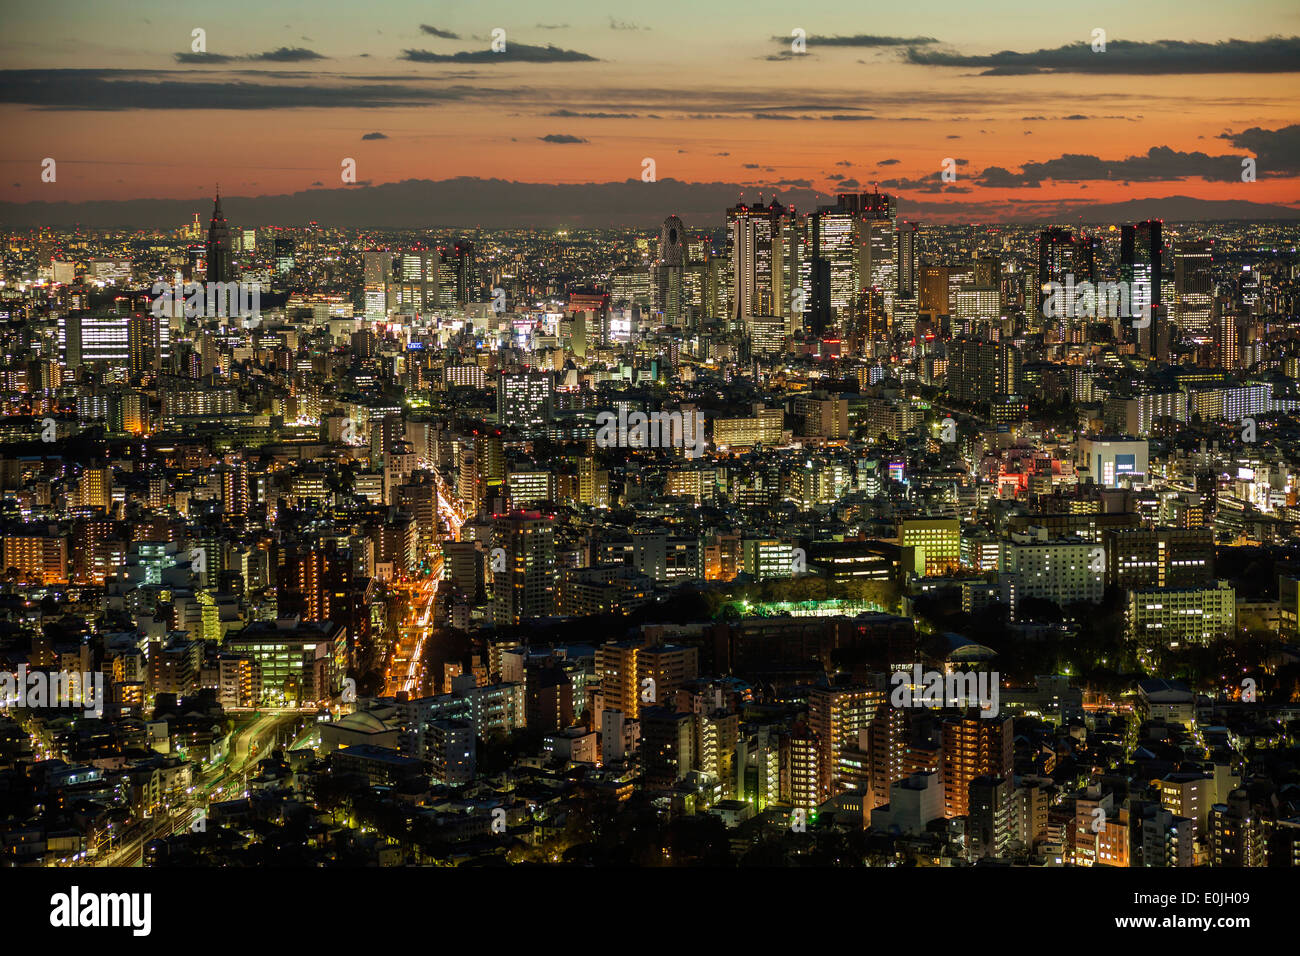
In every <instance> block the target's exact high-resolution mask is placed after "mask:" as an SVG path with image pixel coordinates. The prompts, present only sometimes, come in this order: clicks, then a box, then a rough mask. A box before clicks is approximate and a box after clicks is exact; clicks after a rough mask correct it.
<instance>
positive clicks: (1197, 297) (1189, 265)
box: [1174, 242, 1214, 333]
mask: <svg viewBox="0 0 1300 956" xmlns="http://www.w3.org/2000/svg"><path fill="white" fill-rule="evenodd" d="M1211 262H1212V258H1211V256H1210V247H1209V245H1208V244H1206V243H1204V242H1179V243H1178V246H1177V250H1176V251H1175V253H1174V321H1175V322H1177V323H1178V327H1179V328H1180V329H1182V330H1183V331H1184V332H1192V333H1197V332H1205V331H1206V330H1207V329H1208V328H1209V327H1210V305H1211V300H1212V299H1213V297H1214V279H1213V276H1212V275H1211V273H1210V265H1211Z"/></svg>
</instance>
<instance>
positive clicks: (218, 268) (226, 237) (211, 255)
mask: <svg viewBox="0 0 1300 956" xmlns="http://www.w3.org/2000/svg"><path fill="white" fill-rule="evenodd" d="M205 251H206V253H207V255H206V259H207V264H208V268H207V276H206V278H207V281H209V282H230V281H232V280H233V279H234V278H235V260H234V255H233V253H232V252H231V248H230V226H229V225H228V224H227V223H226V217H225V216H224V215H223V214H222V212H221V193H220V192H218V193H217V195H216V198H215V199H214V200H213V202H212V220H211V221H210V222H209V223H208V243H207V248H206V250H205Z"/></svg>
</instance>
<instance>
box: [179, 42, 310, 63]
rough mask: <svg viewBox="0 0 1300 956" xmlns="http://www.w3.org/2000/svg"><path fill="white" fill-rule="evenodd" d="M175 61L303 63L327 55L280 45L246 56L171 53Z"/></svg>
mask: <svg viewBox="0 0 1300 956" xmlns="http://www.w3.org/2000/svg"><path fill="white" fill-rule="evenodd" d="M172 56H173V57H175V59H176V62H177V63H193V64H200V63H211V64H214V65H216V64H221V63H237V62H240V61H245V62H262V63H305V62H308V61H311V60H327V59H329V57H327V56H323V55H322V54H320V53H317V52H316V51H315V50H308V49H307V48H306V47H288V46H282V47H280V48H279V49H277V50H268V51H267V52H265V53H250V54H249V55H248V56H227V55H226V54H224V53H173V54H172Z"/></svg>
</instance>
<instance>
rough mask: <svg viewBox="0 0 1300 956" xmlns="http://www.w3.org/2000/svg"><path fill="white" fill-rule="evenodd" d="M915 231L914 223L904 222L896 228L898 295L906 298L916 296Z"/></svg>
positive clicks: (915, 225)
mask: <svg viewBox="0 0 1300 956" xmlns="http://www.w3.org/2000/svg"><path fill="white" fill-rule="evenodd" d="M916 230H917V224H916V223H914V222H904V223H901V224H900V225H899V227H898V233H897V235H898V253H897V257H896V258H897V262H898V294H899V295H900V296H903V297H906V298H914V297H915V296H916Z"/></svg>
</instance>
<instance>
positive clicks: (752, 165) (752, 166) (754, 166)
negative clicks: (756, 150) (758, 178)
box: [743, 163, 763, 169]
mask: <svg viewBox="0 0 1300 956" xmlns="http://www.w3.org/2000/svg"><path fill="white" fill-rule="evenodd" d="M743 168H744V169H762V168H763V167H762V166H761V165H759V164H758V163H745V164H744V167H743Z"/></svg>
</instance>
